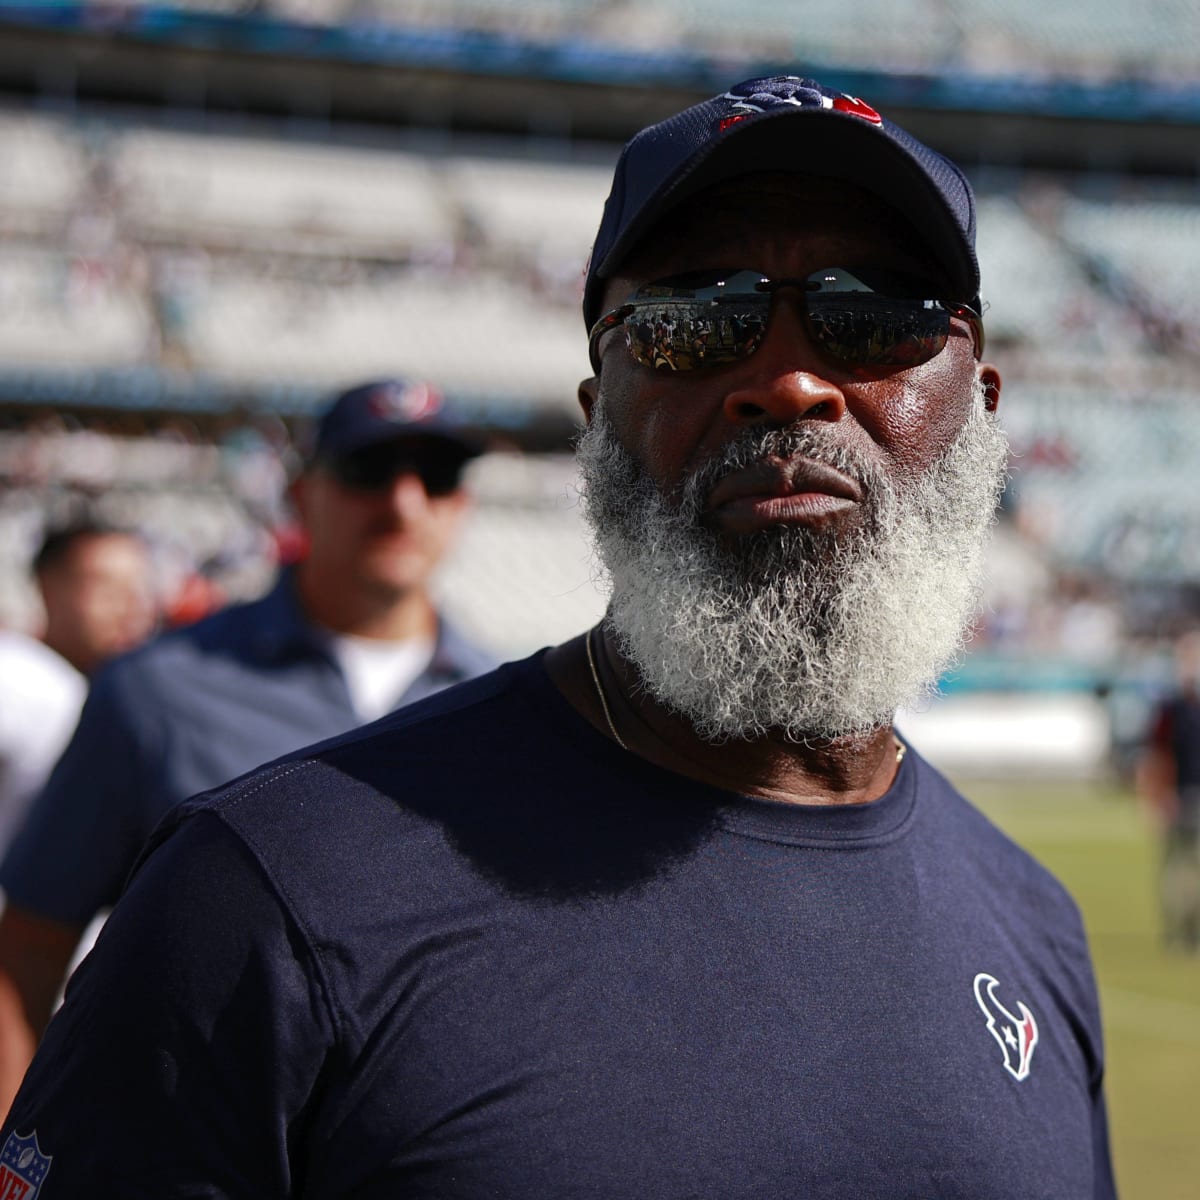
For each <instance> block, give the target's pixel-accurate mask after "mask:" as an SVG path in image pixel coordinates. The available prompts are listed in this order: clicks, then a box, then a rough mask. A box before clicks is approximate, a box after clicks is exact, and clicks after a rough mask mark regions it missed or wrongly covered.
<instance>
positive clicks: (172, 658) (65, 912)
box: [0, 572, 495, 926]
mask: <svg viewBox="0 0 1200 1200" xmlns="http://www.w3.org/2000/svg"><path fill="white" fill-rule="evenodd" d="M494 665H495V660H494V659H492V658H490V657H489V656H487V655H486V654H484V653H483V652H482V651H480V650H478V649H476V648H475V647H474V646H472V645H470V644H469V643H468V642H467V641H466V640H465V639H464V638H463V637H462V636H461V635H459V634H457V633H456V632H455V631H454V630H453V629H452V628H451V627H449V626H448V625H447V624H446V623H445V622H442V623H441V625H440V628H439V633H438V641H437V645H436V649H435V651H434V656H433V660H432V662H431V663H430V665H429V667H428V668H427V669H426V670H425V671H424V673H423V674H422V675H420V676H419V677H418V678H417V679H416V680H415V681H414V683H413V684H412V686H411V687H410V688H409V689H408V690H407V691H406V692H405V693H404V695H403V696H401V697H398V698H397V704H407V703H410V702H412V701H415V700H420V699H422V698H424V697H426V696H428V695H430V694H432V693H434V692H436V691H439V690H440V689H442V688H445V687H448V686H450V685H451V684H455V683H459V682H461V681H462V680H464V679H467V678H469V677H470V676H472V675H477V674H479V673H481V672H482V671H486V670H488V669H490V668H491V667H492V666H494ZM359 723H360V720H359V718H358V716H357V715H356V714H355V711H354V708H353V705H352V702H351V698H350V693H349V690H348V689H347V686H346V682H345V679H344V677H343V675H342V672H341V669H340V668H339V667H338V665H337V663H336V661H335V660H334V658H333V656H332V654H331V653H330V651H329V649H328V648H327V646H326V643H325V639H324V637H323V636H322V634H321V633H320V632H319V631H317V630H316V629H315V628H314V627H313V626H311V625H310V624H308V622H307V621H306V620H305V618H304V615H303V613H302V611H301V609H300V605H299V601H298V599H297V597H296V594H295V587H294V582H293V578H292V575H291V573H290V572H284V573H283V574H282V575H281V576H280V578H279V580H278V581H277V583H276V585H275V587H274V588H273V589H272V590H271V591H270V592H269V593H268V594H267V595H266V596H264V597H263V598H262V599H260V600H257V601H254V602H252V603H249V604H241V605H236V606H232V607H230V608H227V609H224V610H222V611H221V612H218V613H215V614H214V615H212V616H211V617H208V618H206V619H205V620H203V621H200V622H198V623H196V624H195V625H191V626H188V627H187V628H184V629H178V630H173V631H172V632H170V633H167V634H164V635H163V636H161V637H159V638H156V639H155V640H154V641H152V642H150V643H149V644H147V645H146V646H143V647H141V648H140V649H139V650H136V651H134V652H133V653H132V654H128V655H125V656H123V657H122V658H120V659H117V660H116V661H114V662H112V663H110V664H109V665H108V666H107V667H106V668H105V669H104V670H102V671H101V672H100V674H99V675H98V676H97V677H96V679H95V681H94V683H93V684H92V687H91V691H90V693H89V695H88V698H87V702H86V704H85V705H84V709H83V713H82V715H81V717H80V721H79V727H78V729H77V730H76V732H75V735H74V737H73V738H72V740H71V742H70V744H69V745H68V747H67V749H66V751H65V752H64V754H63V757H62V759H61V760H60V761H59V763H58V765H57V766H56V768H55V770H54V772H53V773H52V775H51V776H50V779H49V781H48V782H47V785H46V788H45V790H44V791H43V793H42V795H41V796H40V797H39V799H38V801H37V802H36V803H35V806H34V808H33V810H32V812H31V814H30V817H29V820H28V821H27V823H26V825H25V827H24V829H23V831H22V832H21V834H20V835H19V836H18V837H17V839H16V841H15V842H14V843H13V845H12V847H11V848H10V850H9V852H8V855H7V856H6V858H5V860H4V864H3V867H0V887H3V889H4V891H5V893H6V894H7V896H8V899H9V902H10V903H11V904H13V905H15V906H18V907H20V908H23V909H25V910H27V911H30V912H34V913H37V914H38V915H40V916H44V917H49V918H52V919H54V920H58V921H62V922H64V923H66V924H70V925H78V926H83V925H86V924H87V923H88V922H89V921H90V920H91V919H92V917H93V916H95V915H96V913H97V912H98V911H100V910H101V909H103V908H107V907H110V906H111V905H112V904H113V903H114V902H115V901H116V899H117V896H118V895H119V894H120V891H121V887H122V885H123V884H124V882H125V879H126V877H127V876H128V874H129V870H130V868H131V867H132V866H133V863H134V861H135V860H136V858H137V854H138V852H139V850H140V849H141V847H142V845H143V844H144V843H145V841H146V838H147V837H148V836H149V835H150V833H151V832H152V831H153V829H154V827H155V826H156V825H157V824H158V822H159V821H160V820H161V819H162V817H163V816H164V815H165V814H166V813H167V812H168V811H169V810H170V809H171V808H172V807H174V806H175V805H176V804H178V803H179V802H180V801H181V800H184V799H186V798H187V797H188V796H192V795H195V794H196V793H197V792H201V791H204V790H206V789H208V788H211V787H215V786H216V785H217V784H219V783H224V782H225V781H226V780H229V779H233V778H234V777H235V776H238V775H241V774H243V773H244V772H246V771H248V770H250V769H251V768H253V767H256V766H258V765H259V764H260V763H264V762H268V761H270V760H271V759H273V758H278V757H279V756H280V755H281V754H287V753H289V752H290V751H292V750H296V749H298V748H300V747H301V746H305V745H309V744H311V743H313V742H318V741H323V740H324V739H326V738H329V737H331V736H333V735H335V734H338V733H342V732H345V731H346V730H349V729H352V728H354V727H355V726H356V725H358V724H359Z"/></svg>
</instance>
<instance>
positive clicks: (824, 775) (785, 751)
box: [546, 630, 898, 805]
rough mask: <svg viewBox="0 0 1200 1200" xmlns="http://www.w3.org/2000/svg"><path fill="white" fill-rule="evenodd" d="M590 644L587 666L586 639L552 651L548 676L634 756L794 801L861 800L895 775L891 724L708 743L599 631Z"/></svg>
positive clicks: (878, 791) (766, 796) (885, 786)
mask: <svg viewBox="0 0 1200 1200" xmlns="http://www.w3.org/2000/svg"><path fill="white" fill-rule="evenodd" d="M592 648H593V654H592V659H591V662H590V663H589V661H588V654H587V645H586V641H585V639H584V638H583V637H580V638H576V639H575V640H574V641H572V642H567V643H565V644H564V645H562V646H559V647H557V648H556V649H554V650H552V651H551V652H550V654H549V655H548V656H547V659H546V667H547V670H548V671H549V673H550V677H551V679H552V680H553V681H554V683H555V684H556V685H557V686H558V688H559V690H560V691H561V692H562V693H563V695H564V696H565V697H566V699H567V700H568V701H569V702H570V703H571V704H572V705H573V706H574V707H575V708H576V709H578V710H579V712H580V713H581V714H582V715H583V716H584V717H586V718H587V719H588V720H589V721H590V722H591V723H592V724H593V725H594V726H596V728H597V729H599V730H600V732H601V733H604V734H605V735H606V736H609V737H614V731H615V737H617V738H619V739H620V741H621V742H622V743H623V744H624V745H625V747H626V749H628V751H629V752H630V753H631V754H636V755H638V756H640V757H641V758H645V759H647V760H648V761H650V762H653V763H655V764H656V765H657V766H661V767H665V768H666V769H667V770H670V771H674V772H676V773H677V774H680V775H685V776H687V777H688V778H690V779H695V780H698V781H699V782H701V783H706V784H710V785H712V786H714V787H719V788H723V789H725V790H727V791H733V792H739V793H741V794H743V795H752V796H759V797H762V798H764V799H768V800H777V801H782V802H785V803H791V804H828V805H833V804H839V805H840V804H864V803H867V802H868V801H871V800H876V799H878V798H879V797H880V796H882V795H883V794H884V792H886V791H887V790H888V788H889V787H891V785H892V782H893V780H894V779H895V777H896V770H897V766H898V754H897V743H896V740H895V736H894V734H893V733H892V730H891V727H890V726H887V727H884V728H880V729H875V730H872V731H870V732H869V733H866V734H862V735H854V736H849V737H844V738H839V739H837V740H835V741H832V742H829V741H819V742H818V741H814V742H813V743H811V744H802V743H798V742H794V741H789V740H787V739H786V738H784V737H783V736H782V735H774V734H768V735H766V736H764V737H760V738H754V739H748V740H738V739H731V740H729V741H726V742H721V743H719V744H717V743H713V742H708V741H705V740H703V739H702V738H700V737H699V736H697V734H696V732H695V730H694V729H693V728H692V725H691V723H690V722H689V721H688V720H687V719H686V718H684V717H681V716H679V715H678V714H676V713H673V712H671V711H670V710H669V709H667V708H666V707H665V706H664V705H662V704H660V703H659V702H658V701H656V700H655V699H654V698H653V697H652V696H650V694H649V693H648V692H647V690H646V689H645V687H644V686H642V684H641V681H640V678H639V676H638V673H637V669H636V668H635V667H634V666H633V664H632V663H630V662H628V661H627V660H626V659H624V658H623V657H622V656H621V655H620V653H619V652H618V651H617V650H616V648H615V646H613V645H612V643H611V642H609V641H608V640H607V639H605V638H604V637H603V635H602V632H601V631H599V630H598V631H596V633H595V634H594V635H593V646H592ZM593 666H594V669H595V671H594V675H593V670H592V668H593ZM601 695H603V700H602V699H601ZM605 706H607V713H606V712H605ZM610 720H611V726H610V724H609V722H610Z"/></svg>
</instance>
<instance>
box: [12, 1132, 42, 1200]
mask: <svg viewBox="0 0 1200 1200" xmlns="http://www.w3.org/2000/svg"><path fill="white" fill-rule="evenodd" d="M49 1170H50V1155H48V1154H43V1153H42V1148H41V1146H39V1145H38V1140H37V1130H36V1129H35V1130H34V1131H33V1132H32V1133H31V1134H30V1135H29V1136H28V1137H19V1136H18V1135H17V1134H16V1132H13V1133H10V1134H9V1135H8V1141H6V1142H5V1143H4V1149H3V1150H0V1200H34V1197H35V1196H36V1195H37V1194H38V1192H39V1191H41V1187H42V1182H43V1180H44V1179H45V1178H46V1174H47V1172H48V1171H49Z"/></svg>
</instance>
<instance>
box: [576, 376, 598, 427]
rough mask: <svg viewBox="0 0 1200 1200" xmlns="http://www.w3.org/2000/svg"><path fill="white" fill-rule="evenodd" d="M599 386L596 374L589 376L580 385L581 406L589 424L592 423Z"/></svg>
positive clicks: (584, 417) (585, 419)
mask: <svg viewBox="0 0 1200 1200" xmlns="http://www.w3.org/2000/svg"><path fill="white" fill-rule="evenodd" d="M599 387H600V381H599V380H598V379H597V378H596V376H595V375H591V376H589V377H588V378H587V379H585V380H583V382H582V383H580V385H579V392H578V395H579V407H580V408H582V409H583V419H584V422H585V423H586V424H588V425H590V424H591V423H592V409H593V408H594V407H595V404H596V393H597V391H598V390H599Z"/></svg>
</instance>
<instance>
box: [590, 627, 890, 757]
mask: <svg viewBox="0 0 1200 1200" xmlns="http://www.w3.org/2000/svg"><path fill="white" fill-rule="evenodd" d="M595 632H596V627H595V626H594V625H593V626H592V627H591V629H589V630H588V631H587V637H585V638H584V642H583V644H584V646H585V647H586V648H587V660H588V667H589V668H590V669H591V672H592V683H594V684H595V685H596V698H597V699H598V700H599V701H600V708H601V709H602V710H603V712H604V719H605V721H607V722H608V732H609V733H611V734H612V735H613V739H614V740H615V741H616V743H617V745H618V746H620V747H621V749H622V750H628V749H629V747H628V746H627V745H625V740H624V739H623V738H622V737H621V735H620V734H619V733H618V732H617V726H616V724H615V723H614V721H613V719H612V713H611V712H610V711H609V707H608V697H607V696H606V695H605V694H604V685H603V684H602V683H601V682H600V672H599V671H597V670H596V656H595V654H593V653H592V634H594V633H595ZM892 741H893V742H895V743H896V762H900V761H901V760H902V759H903V758H904V753H905V751H906V750H907V749H908V747H907V746H906V745H905V744H904V743H903V742H902V741H901V740H900V739H899V738H898V737H896V735H895V734H892Z"/></svg>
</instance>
